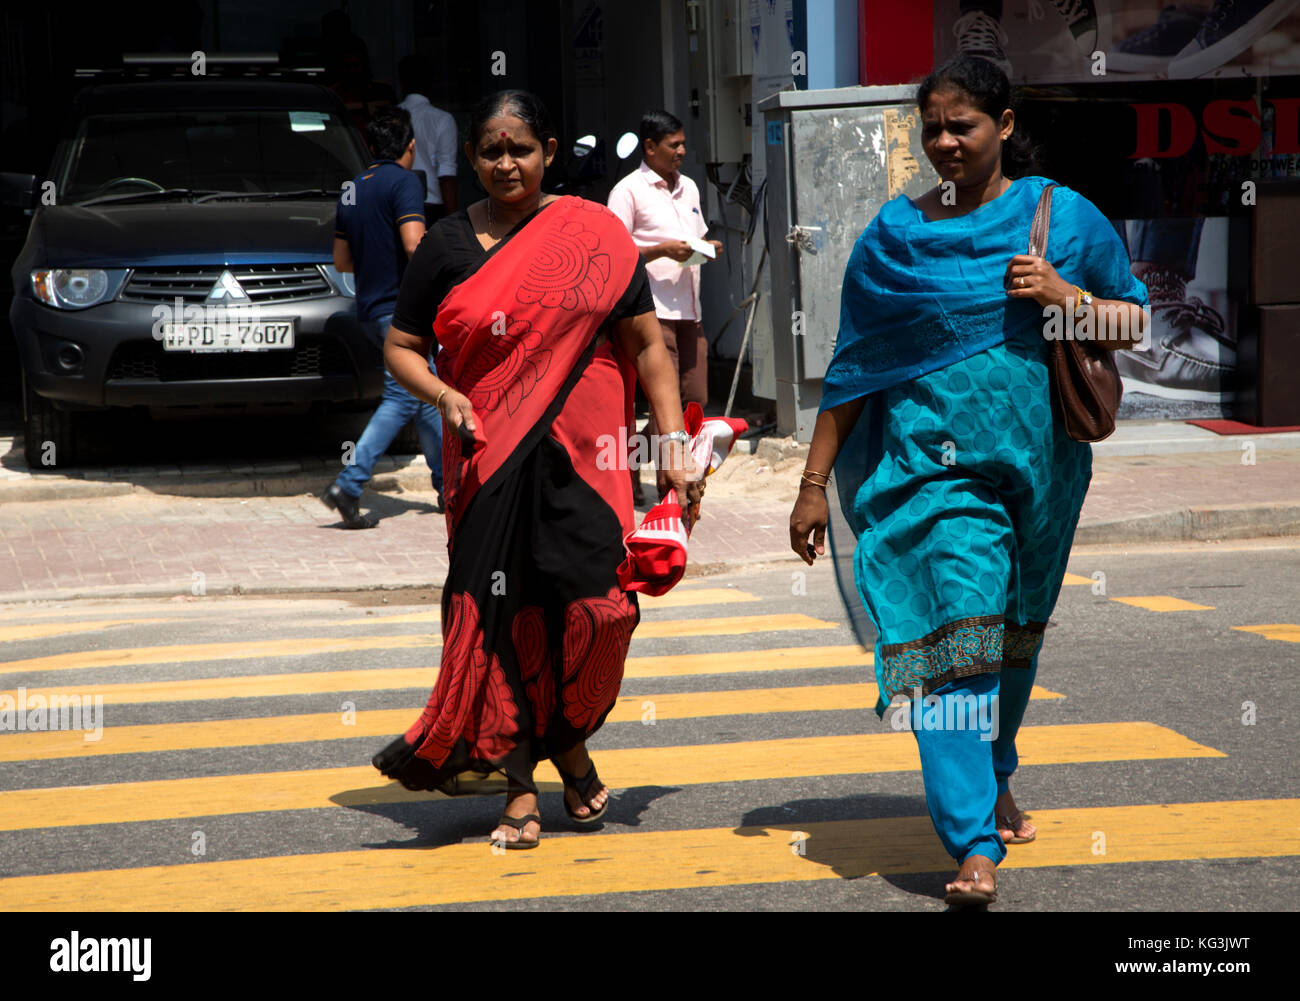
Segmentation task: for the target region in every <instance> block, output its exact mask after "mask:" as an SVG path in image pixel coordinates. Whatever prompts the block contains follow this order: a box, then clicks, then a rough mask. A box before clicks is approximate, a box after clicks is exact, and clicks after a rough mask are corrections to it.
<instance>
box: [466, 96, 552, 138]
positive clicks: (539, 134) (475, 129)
mask: <svg viewBox="0 0 1300 1001" xmlns="http://www.w3.org/2000/svg"><path fill="white" fill-rule="evenodd" d="M503 114H509V115H514V116H515V117H516V118H518V119H519V120H520V121H521V122H523V123H524V124H525V125H527V126H528V130H529V131H530V132H532V134H533V137H534V138H535V139H536V140H537V141H538V142H539V143H541V144H542V149H543V151H544V150H545V148H546V140H548V139H554V138H556V136H555V127H554V126H553V125H551V116H550V114H549V113H548V112H547V110H546V105H544V104H543V103H542V99H541V98H540V97H538V96H537V95H536V94H530V93H529V92H528V91H526V90H499V91H497V92H496V93H495V94H489V95H488V96H487V97H485V98H483V100H481V101H479V102H478V104H476V105H475V106H474V110H473V111H472V112H471V113H470V116H469V134H468V136H467V141H468V142H469V144H470V145H471V146H478V143H479V140H480V139H482V138H483V129H484V128H486V126H487V123H488V122H489V121H491V120H492V119H493V118H496V117H497V116H498V115H503Z"/></svg>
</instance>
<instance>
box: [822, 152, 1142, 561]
mask: <svg viewBox="0 0 1300 1001" xmlns="http://www.w3.org/2000/svg"><path fill="white" fill-rule="evenodd" d="M1053 183H1055V182H1053V181H1050V180H1048V179H1047V178H1045V177H1038V176H1031V177H1024V178H1020V179H1018V180H1016V181H1013V182H1012V184H1011V187H1010V188H1009V189H1008V190H1007V191H1006V192H1004V193H1003V194H1002V195H1001V196H999V197H997V198H995V199H993V200H992V201H990V202H986V203H985V204H983V205H981V206H980V207H979V208H977V209H975V210H974V211H972V212H969V213H967V214H966V215H963V216H958V217H957V218H955V219H941V220H938V221H934V222H931V221H930V220H929V219H927V218H926V216H925V215H924V213H922V212H921V210H920V209H918V208H917V207H916V206H915V205H914V204H913V203H912V201H911V200H910V199H909V198H908V197H907V196H906V195H899V196H898V197H897V198H894V199H892V200H891V201H889V202H887V203H885V205H884V206H882V207H881V209H880V212H879V213H878V214H877V215H876V217H875V218H874V219H873V220H872V221H871V224H870V225H869V226H867V228H866V230H865V231H863V233H862V235H861V236H860V237H858V241H857V243H856V244H855V245H854V247H853V252H852V253H851V254H850V255H849V261H848V265H847V267H846V268H845V273H844V287H843V292H842V298H841V306H840V330H839V336H838V337H837V339H836V343H835V352H834V354H833V355H832V357H831V363H830V365H829V367H828V368H827V371H826V378H825V381H824V382H823V384H822V400H821V406H820V408H819V412H820V411H823V410H829V409H831V408H833V407H837V406H840V405H841V404H844V403H848V402H851V401H853V400H857V399H860V398H862V397H864V396H871V395H872V394H873V393H877V392H879V391H880V390H884V389H889V388H890V387H892V386H896V385H898V384H900V383H903V382H907V381H909V380H911V379H916V378H919V377H920V376H923V375H928V374H929V373H931V372H935V371H938V370H939V369H941V368H944V367H946V366H948V365H951V364H953V363H954V362H958V361H961V360H962V359H965V358H969V357H971V356H972V355H976V354H979V353H980V352H981V351H987V350H988V349H989V348H992V347H995V346H997V345H999V344H1002V343H1003V342H1005V341H1007V340H1010V339H1013V338H1017V337H1029V338H1041V337H1042V327H1043V323H1044V318H1043V309H1042V307H1041V306H1039V305H1038V303H1036V302H1034V301H1033V300H1031V299H1013V298H1011V297H1010V296H1008V295H1007V292H1006V289H1005V287H1004V285H1003V282H1004V280H1005V278H1006V272H1007V265H1008V263H1009V261H1010V260H1011V258H1012V257H1014V256H1015V255H1016V254H1024V253H1027V252H1028V250H1027V248H1028V245H1029V227H1030V224H1031V223H1032V222H1033V218H1034V210H1035V208H1036V207H1037V205H1038V198H1039V195H1040V194H1041V193H1042V190H1043V188H1044V186H1046V185H1048V184H1053ZM1046 257H1047V259H1048V261H1049V262H1050V263H1051V264H1052V266H1053V267H1055V268H1056V270H1057V272H1058V273H1059V274H1060V275H1061V277H1062V278H1063V279H1064V280H1065V281H1067V282H1071V283H1072V284H1077V285H1080V286H1082V287H1083V288H1086V289H1088V290H1089V291H1092V292H1093V293H1095V294H1096V295H1097V296H1099V297H1101V298H1104V299H1126V300H1129V301H1131V302H1137V303H1139V304H1141V305H1144V306H1145V305H1146V302H1147V295H1146V286H1144V285H1143V284H1142V283H1141V282H1139V281H1137V280H1136V279H1135V278H1133V276H1132V274H1131V273H1130V271H1129V259H1128V254H1127V253H1126V252H1125V250H1124V245H1123V243H1122V242H1121V241H1120V239H1119V235H1118V234H1117V233H1116V231H1115V228H1114V226H1113V225H1112V224H1111V223H1110V221H1109V220H1107V219H1106V217H1105V216H1104V215H1102V214H1101V212H1100V211H1098V210H1097V208H1096V206H1094V205H1093V204H1092V203H1091V202H1090V201H1088V200H1087V199H1086V198H1084V197H1083V196H1081V195H1079V194H1078V193H1077V192H1075V191H1073V190H1071V189H1070V188H1066V187H1063V186H1062V187H1057V189H1056V190H1055V191H1054V192H1053V196H1052V224H1051V232H1050V235H1049V239H1048V245H1047V251H1046ZM871 410H872V408H871V406H870V405H868V406H867V407H866V408H865V409H864V411H863V416H862V419H860V420H859V421H858V424H857V427H856V428H855V429H854V431H853V433H852V434H851V435H850V436H849V439H848V440H847V441H846V442H844V443H843V446H842V447H841V449H840V453H839V456H838V457H837V458H836V461H835V467H834V468H835V479H836V486H837V489H838V493H839V497H840V504H841V509H842V510H843V512H844V517H845V518H846V519H847V520H848V523H849V525H850V527H851V528H852V529H853V532H854V534H855V536H856V535H858V534H861V532H862V530H863V527H864V526H861V525H858V524H856V523H855V519H854V516H853V501H854V498H855V497H856V496H857V493H858V490H859V489H860V488H861V486H862V483H863V481H864V480H865V478H866V477H867V475H869V474H870V472H871V470H870V469H868V468H867V465H868V446H869V435H870V429H871V424H872V421H871V420H870V415H871Z"/></svg>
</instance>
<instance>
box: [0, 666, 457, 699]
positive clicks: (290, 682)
mask: <svg viewBox="0 0 1300 1001" xmlns="http://www.w3.org/2000/svg"><path fill="white" fill-rule="evenodd" d="M437 680H438V669H437V668H436V667H404V668H392V669H389V670H359V671H304V672H302V673H295V674H251V675H235V676H234V677H226V678H196V679H183V680H178V681H142V682H124V683H122V684H112V685H80V686H63V687H61V688H26V689H25V691H26V693H27V695H26V697H27V698H28V699H31V698H33V697H34V696H37V695H39V696H42V697H43V698H44V699H45V700H46V702H48V701H49V700H50V698H51V697H53V696H63V695H71V694H74V689H77V690H80V692H81V694H82V695H83V696H85V695H87V694H88V695H90V696H92V697H94V696H99V697H100V698H102V699H103V700H104V705H106V706H107V705H125V704H128V703H148V702H197V701H200V700H203V699H254V698H267V697H274V696H277V695H318V694H321V693H327V692H381V691H389V690H392V689H399V688H421V689H430V690H432V688H433V685H434V682H435V681H437ZM5 696H8V697H9V698H11V699H14V700H15V701H17V697H18V693H17V690H16V689H12V688H10V689H8V690H7V691H0V699H3V698H4V697H5Z"/></svg>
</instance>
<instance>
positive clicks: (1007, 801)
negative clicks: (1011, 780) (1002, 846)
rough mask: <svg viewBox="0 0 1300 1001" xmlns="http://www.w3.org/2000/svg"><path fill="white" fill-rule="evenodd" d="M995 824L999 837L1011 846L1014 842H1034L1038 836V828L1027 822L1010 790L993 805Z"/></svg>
mask: <svg viewBox="0 0 1300 1001" xmlns="http://www.w3.org/2000/svg"><path fill="white" fill-rule="evenodd" d="M993 822H994V823H995V824H996V825H997V828H998V837H1000V838H1001V839H1002V840H1003V842H1005V843H1007V844H1010V843H1012V842H1013V841H1014V842H1016V843H1020V844H1023V843H1025V842H1027V841H1032V840H1034V838H1035V837H1036V836H1037V834H1038V828H1037V827H1035V826H1034V825H1033V824H1031V823H1029V821H1027V820H1025V817H1024V814H1022V813H1021V812H1020V811H1019V810H1018V809H1017V808H1016V801H1015V799H1014V798H1013V797H1012V795H1011V790H1010V789H1008V790H1007V791H1006V792H1004V793H1003V794H1002V795H1001V796H999V797H998V798H997V800H996V801H995V802H994V804H993Z"/></svg>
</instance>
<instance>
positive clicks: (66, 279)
mask: <svg viewBox="0 0 1300 1001" xmlns="http://www.w3.org/2000/svg"><path fill="white" fill-rule="evenodd" d="M125 279H126V269H125V268H112V269H109V270H104V269H101V268H55V269H53V270H43V271H33V272H32V294H34V295H35V296H36V298H37V299H39V300H40V301H41V302H43V303H45V305H47V306H54V307H55V308H57V309H85V308H86V307H87V306H97V305H99V304H100V303H101V302H108V301H109V300H110V299H112V298H113V297H114V296H115V295H117V293H118V290H119V289H120V288H121V287H122V282H123V281H124V280H125Z"/></svg>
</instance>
